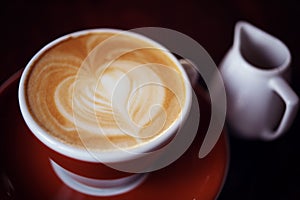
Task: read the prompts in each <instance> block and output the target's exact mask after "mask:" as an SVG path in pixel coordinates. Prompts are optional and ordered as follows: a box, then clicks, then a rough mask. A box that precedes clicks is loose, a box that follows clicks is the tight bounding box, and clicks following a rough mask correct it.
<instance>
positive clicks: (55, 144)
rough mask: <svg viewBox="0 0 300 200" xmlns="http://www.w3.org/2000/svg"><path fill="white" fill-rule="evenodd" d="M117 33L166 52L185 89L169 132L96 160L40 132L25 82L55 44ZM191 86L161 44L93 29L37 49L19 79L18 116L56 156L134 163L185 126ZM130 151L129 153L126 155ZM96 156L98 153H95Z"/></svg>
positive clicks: (103, 154) (140, 37)
mask: <svg viewBox="0 0 300 200" xmlns="http://www.w3.org/2000/svg"><path fill="white" fill-rule="evenodd" d="M105 32H109V33H117V34H121V33H122V34H126V35H129V36H132V37H134V38H137V39H141V40H142V41H145V42H147V43H149V44H151V45H153V46H154V47H157V48H160V49H162V50H164V51H165V54H166V55H167V56H168V57H169V58H170V59H171V60H172V61H173V62H174V63H175V64H176V66H177V67H178V69H179V70H180V72H181V74H182V77H183V79H184V87H185V101H184V105H183V106H182V109H181V114H180V117H179V118H177V119H176V120H175V121H174V122H173V123H172V124H171V125H170V127H168V129H167V130H166V131H165V133H164V134H160V135H159V136H157V137H156V138H155V139H154V140H152V141H149V142H147V143H146V144H143V145H141V146H137V147H133V148H128V149H125V150H112V151H102V152H101V159H100V160H99V158H98V157H97V158H96V157H95V155H93V154H94V152H93V153H92V152H90V150H87V149H84V148H82V149H81V148H77V147H74V146H71V145H69V144H66V143H64V142H62V141H59V140H58V139H56V138H54V137H53V136H51V135H50V134H49V133H47V131H46V130H44V128H42V127H41V126H40V125H39V124H38V123H37V122H36V121H35V119H34V118H33V116H31V114H30V111H29V107H28V105H27V100H26V97H25V85H26V81H27V78H28V74H29V72H30V70H31V68H32V66H34V65H33V64H34V62H35V61H36V60H37V59H38V58H40V56H42V55H43V54H44V53H45V52H46V51H47V50H48V49H50V48H51V47H53V46H55V45H56V44H59V43H60V42H62V41H64V40H66V39H68V38H70V37H79V36H82V35H87V34H91V33H105ZM191 90H192V89H191V85H190V82H189V78H188V76H187V74H186V72H185V70H184V68H183V66H182V65H181V64H180V62H179V61H178V59H177V58H176V57H175V56H174V55H173V54H172V53H170V52H169V50H168V49H167V48H165V47H164V46H163V45H161V44H160V43H158V42H156V41H154V40H152V39H150V38H148V37H146V36H144V35H141V34H138V33H135V32H131V31H130V30H129V31H126V30H120V29H111V28H96V29H86V30H81V31H77V32H73V33H69V34H66V35H63V36H61V37H59V38H57V39H55V40H53V41H52V42H50V43H48V44H47V45H45V46H44V47H43V48H42V49H40V50H39V51H38V52H37V53H36V54H35V55H34V56H33V57H32V58H31V60H30V61H29V62H28V64H27V65H26V67H25V69H24V71H23V73H22V76H21V79H20V83H19V91H18V97H19V106H20V110H21V113H22V115H23V118H24V120H25V122H26V124H27V126H28V127H29V129H30V130H31V132H32V133H33V134H34V135H35V136H36V137H37V138H38V139H39V140H40V141H41V142H42V143H43V144H44V145H46V146H47V147H49V148H50V149H52V150H54V151H55V152H57V153H59V154H62V155H64V156H67V157H70V158H73V159H77V160H81V161H87V162H97V163H98V162H102V163H115V162H122V161H128V160H131V159H136V158H137V157H139V156H142V154H143V153H146V152H149V151H152V150H154V149H155V148H156V147H158V146H160V145H162V144H164V143H165V142H166V141H168V140H169V139H170V138H172V136H173V135H174V133H176V130H178V129H180V126H181V125H182V124H183V123H184V121H185V120H186V119H187V116H188V113H189V111H190V108H191V101H192V91H191ZM126 150H130V151H126ZM131 150H134V153H130V152H131ZM95 153H98V152H95Z"/></svg>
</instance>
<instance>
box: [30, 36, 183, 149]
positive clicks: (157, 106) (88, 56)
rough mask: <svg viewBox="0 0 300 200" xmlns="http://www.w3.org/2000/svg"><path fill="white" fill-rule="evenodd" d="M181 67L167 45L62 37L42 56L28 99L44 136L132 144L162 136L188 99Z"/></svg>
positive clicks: (106, 145) (85, 143)
mask: <svg viewBox="0 0 300 200" xmlns="http://www.w3.org/2000/svg"><path fill="white" fill-rule="evenodd" d="M185 93H186V91H185V85H184V79H183V76H182V72H181V71H180V70H179V67H178V66H177V64H176V63H175V62H174V61H173V60H172V59H171V58H170V55H169V54H168V53H167V52H166V50H164V49H162V48H159V47H158V46H157V45H154V44H152V43H151V42H150V41H149V42H148V41H146V40H145V41H144V40H141V39H139V38H136V37H133V36H131V35H127V34H124V35H123V34H117V33H113V32H99V33H96V32H95V33H88V34H85V35H79V36H76V37H75V36H74V37H69V38H65V39H64V40H62V41H60V42H58V43H57V44H55V45H54V46H52V47H51V48H49V49H47V50H46V51H44V52H43V53H42V54H40V55H39V56H38V57H37V58H36V59H35V61H34V63H33V64H32V66H31V67H30V71H29V73H28V74H27V77H26V80H25V97H26V103H27V106H28V108H29V111H30V113H31V115H32V116H33V118H34V120H35V121H36V122H37V123H38V124H39V126H40V127H41V128H42V129H44V130H45V131H46V132H47V134H49V135H51V136H52V137H54V138H56V139H57V140H59V141H61V142H63V143H65V144H68V145H71V146H74V147H76V148H84V147H88V148H90V149H95V150H100V151H111V150H113V149H114V148H134V147H137V146H140V145H143V144H145V143H148V142H150V141H153V140H155V139H156V138H157V137H160V136H161V135H162V134H164V133H165V132H166V131H167V130H168V129H169V128H170V127H171V126H172V125H173V124H174V122H175V121H176V120H177V119H178V118H179V117H180V116H181V112H182V106H183V105H184V104H185V101H186V99H185V96H186V94H185Z"/></svg>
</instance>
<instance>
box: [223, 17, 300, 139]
mask: <svg viewBox="0 0 300 200" xmlns="http://www.w3.org/2000/svg"><path fill="white" fill-rule="evenodd" d="M234 34H235V35H234V44H233V46H232V48H231V49H230V50H229V51H228V53H227V54H226V55H225V57H224V59H223V61H222V62H221V64H220V71H221V74H222V77H223V79H224V83H225V88H226V93H227V99H228V107H227V108H228V112H227V117H228V123H229V125H230V127H231V128H232V130H233V133H235V134H236V135H238V136H240V137H244V138H251V139H263V140H273V139H275V138H278V137H279V136H281V135H283V134H284V133H285V132H286V131H287V130H288V128H289V127H290V126H291V124H292V122H293V120H294V118H295V116H296V113H297V110H298V101H299V100H298V96H297V95H296V94H295V92H294V91H293V90H292V88H291V87H290V86H289V83H288V81H289V79H290V62H291V55H290V52H289V50H288V48H287V47H286V46H285V45H284V44H283V43H282V42H281V41H280V40H278V39H277V38H275V37H273V36H271V35H270V34H268V33H266V32H264V31H262V30H260V29H258V28H257V27H254V26H253V25H251V24H249V23H247V22H238V23H237V24H236V27H235V32H234Z"/></svg>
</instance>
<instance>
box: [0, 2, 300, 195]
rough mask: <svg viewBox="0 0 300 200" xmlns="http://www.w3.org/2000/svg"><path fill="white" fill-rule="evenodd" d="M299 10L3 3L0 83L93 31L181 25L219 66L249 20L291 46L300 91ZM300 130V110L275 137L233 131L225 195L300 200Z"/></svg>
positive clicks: (241, 5)
mask: <svg viewBox="0 0 300 200" xmlns="http://www.w3.org/2000/svg"><path fill="white" fill-rule="evenodd" d="M299 13H300V8H299V5H298V3H297V1H289V0H286V1H259V0H252V1H239V0H228V1H225V0H221V1H212V0H210V1H196V0H184V1H175V0H174V1H163V0H161V1H141V0H140V1H115V0H105V1H101V0H98V1H96V0H87V1H83V0H77V1H49V3H48V2H44V1H40V2H39V3H36V2H31V1H2V2H1V5H0V15H1V17H0V20H1V21H0V23H1V31H0V34H1V36H0V38H1V43H0V46H1V53H0V83H3V82H4V81H5V80H6V79H7V78H8V77H9V76H10V75H12V74H13V73H14V72H15V71H17V70H18V69H20V68H23V67H25V65H26V63H27V62H28V61H29V60H30V58H31V57H32V56H33V55H34V54H35V53H36V52H37V51H38V50H39V49H40V48H42V47H43V46H44V45H46V44H47V43H49V42H50V41H52V40H54V39H56V38H57V37H59V36H62V35H64V34H66V33H70V32H74V31H77V30H82V29H87V28H104V27H105V28H119V29H125V30H126V29H132V28H138V27H147V26H155V27H165V28H170V29H174V30H177V31H180V32H182V33H184V34H186V35H188V36H190V37H192V38H193V39H195V40H196V41H197V42H199V43H200V44H201V45H202V46H203V47H204V48H205V49H206V50H207V51H208V53H209V54H210V55H211V57H212V58H213V59H214V61H215V62H216V64H218V63H219V62H220V61H221V59H222V57H223V56H224V54H225V53H226V52H227V50H228V49H229V48H230V46H231V45H232V39H233V28H234V25H235V23H236V22H237V21H239V20H246V21H248V22H250V23H252V24H254V25H255V26H258V27H259V28H261V29H263V30H265V31H267V32H269V33H270V34H272V35H274V36H276V37H278V38H279V39H281V40H282V41H283V42H284V43H285V44H286V45H287V46H288V47H289V49H290V51H291V54H292V72H293V73H292V88H293V89H294V90H295V91H296V93H297V94H298V95H300V78H298V77H300V28H299V26H300V20H299V19H300V18H299V17H298V16H300V14H299ZM299 131H300V127H299V114H298V115H297V118H296V121H295V123H294V124H293V126H292V128H291V129H290V130H289V132H288V133H287V134H286V135H285V136H283V137H281V138H280V139H278V140H276V141H272V142H261V141H246V140H242V139H238V138H234V137H232V136H230V146H231V155H230V156H231V160H230V167H229V173H228V177H227V179H226V182H225V185H224V188H223V190H222V192H221V194H220V197H219V199H284V200H286V199H300V189H299V188H300V165H299V164H298V163H299V159H300V145H299V144H300V133H298V132H299ZM170 195H171V194H170ZM170 198H171V197H170Z"/></svg>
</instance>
